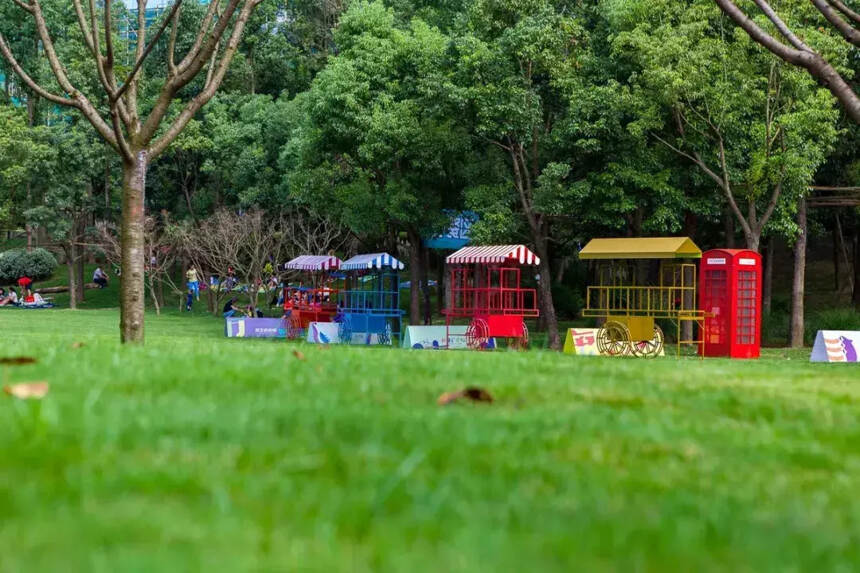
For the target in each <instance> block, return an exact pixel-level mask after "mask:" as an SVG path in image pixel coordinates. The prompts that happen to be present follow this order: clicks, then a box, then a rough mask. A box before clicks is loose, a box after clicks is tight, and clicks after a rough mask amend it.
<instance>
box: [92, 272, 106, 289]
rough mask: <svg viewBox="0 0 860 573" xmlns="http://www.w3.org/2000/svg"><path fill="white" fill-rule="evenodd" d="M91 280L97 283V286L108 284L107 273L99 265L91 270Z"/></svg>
mask: <svg viewBox="0 0 860 573" xmlns="http://www.w3.org/2000/svg"><path fill="white" fill-rule="evenodd" d="M93 282H94V283H96V284H97V285H99V288H105V287H106V286H107V285H108V275H107V273H106V272H104V271H103V270H102V268H101V267H96V270H94V271H93Z"/></svg>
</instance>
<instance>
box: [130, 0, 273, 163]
mask: <svg viewBox="0 0 860 573" xmlns="http://www.w3.org/2000/svg"><path fill="white" fill-rule="evenodd" d="M242 2H244V3H245V4H244V6H243V9H242V12H241V14H240V16H239V17H238V18H237V20H236V23H235V25H234V28H233V30H234V32H235V31H236V29H237V28H238V29H239V30H240V31H243V30H244V28H245V23H246V22H247V20H248V18H249V17H250V15H251V12H252V11H253V9H254V7H255V6H256V3H254V2H252V0H229V3H228V5H227V6H226V8H225V10H224V12H223V13H222V14H221V15H220V17H219V19H218V22H217V23H216V24H215V27H214V28H213V29H212V31H211V32H209V31H208V30H207V28H206V27H203V28H201V29H200V31H199V32H198V34H197V39H199V40H200V41H201V43H203V42H204V39H206V42H205V45H204V48H203V49H202V50H200V51H199V52H198V53H197V55H196V57H195V58H193V59H191V60H190V62H189V63H188V65H187V66H184V62H185V59H183V62H180V64H179V66H178V74H177V75H175V76H170V77H168V79H167V81H166V82H165V84H164V87H163V88H162V90H161V93H160V94H159V96H158V98H157V100H156V102H155V105H154V106H153V108H152V111H151V112H150V113H149V117H147V118H146V121H145V122H144V124H143V127H142V128H141V130H140V138H141V140H143V141H151V140H152V139H153V138H154V137H155V133H156V131H157V130H158V127H159V126H160V125H161V122H162V120H163V119H164V117H165V115H166V114H167V111H168V110H169V109H170V104H171V103H172V102H173V98H174V96H175V95H176V93H177V92H178V91H179V90H181V89H182V88H183V87H185V86H186V85H188V83H189V82H190V81H191V80H193V79H194V78H195V77H196V76H197V74H198V73H199V72H200V70H201V69H203V66H204V65H206V63H207V62H208V61H209V59H210V58H211V57H212V52H213V51H215V48H216V47H217V45H218V42H220V41H221V37H222V36H223V35H224V32H225V31H226V30H227V27H228V26H229V24H230V20H231V19H232V17H233V14H234V13H235V12H236V9H237V8H238V6H239V4H240V3H242ZM213 4H215V5H217V4H218V3H217V2H213ZM210 9H211V10H212V13H213V14H214V12H215V8H214V7H212V6H210ZM208 12H209V11H208V10H207V15H208ZM240 36H241V33H240ZM195 43H196V40H195ZM237 47H238V42H237ZM225 58H226V52H225ZM186 59H187V56H186ZM227 59H228V62H227V63H228V64H229V59H232V54H230V58H227ZM225 71H226V70H225ZM222 77H223V76H222ZM218 84H220V79H219V80H218V81H217V82H216V83H215V85H214V88H215V89H217V87H218ZM204 91H205V88H204ZM213 94H214V90H213ZM200 95H202V94H199V95H198V98H200ZM210 98H211V95H210V96H209V97H208V98H207V97H203V98H201V100H202V103H200V105H197V104H196V103H193V102H194V100H192V102H189V104H188V105H189V106H191V107H188V106H187V107H186V110H192V109H193V112H194V113H196V112H197V110H199V109H200V108H201V107H203V105H205V104H206V102H208V101H209V99H210ZM195 99H197V98H195ZM186 110H183V113H184V112H185V111H186ZM183 113H180V117H183ZM194 113H192V114H191V115H192V116H193V114H194ZM189 119H190V117H187V118H185V119H183V121H182V122H181V123H180V124H177V123H174V125H181V127H180V128H179V130H180V131H181V129H182V128H184V127H185V125H186V124H187V123H188V120H189ZM178 133H179V131H176V132H175V133H174V134H173V135H172V136H171V137H170V140H169V141H167V142H166V144H165V145H163V146H159V149H160V150H161V151H163V150H164V149H166V148H167V146H168V145H169V144H170V142H171V141H172V140H173V139H174V138H175V137H176V135H177V134H178ZM163 137H164V136H163ZM163 137H162V138H163ZM159 153H160V151H159ZM156 155H157V154H156Z"/></svg>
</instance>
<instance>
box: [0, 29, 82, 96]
mask: <svg viewBox="0 0 860 573" xmlns="http://www.w3.org/2000/svg"><path fill="white" fill-rule="evenodd" d="M0 53H2V54H3V57H4V58H5V59H6V61H7V62H9V65H10V66H12V70H13V71H14V72H15V74H17V75H18V77H20V78H21V80H22V81H23V82H24V83H25V84H27V87H28V88H30V89H31V90H33V92H35V93H36V94H37V95H39V96H40V97H43V98H45V99H46V100H48V101H50V102H52V103H56V104H59V105H67V106H70V107H77V102H76V101H75V100H73V99H69V98H66V97H63V96H59V95H56V94H53V93H51V92H49V91H48V90H46V89H44V88H43V87H42V86H40V85H39V84H37V83H36V82H35V81H34V80H33V78H31V77H30V75H29V74H28V73H27V72H25V71H24V69H23V68H22V67H21V65H20V64H19V63H18V60H16V59H15V56H14V55H13V54H12V51H11V50H10V49H9V45H8V44H6V38H5V37H4V36H3V34H2V33H0Z"/></svg>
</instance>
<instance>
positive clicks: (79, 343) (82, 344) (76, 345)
mask: <svg viewBox="0 0 860 573" xmlns="http://www.w3.org/2000/svg"><path fill="white" fill-rule="evenodd" d="M83 347H84V343H83V342H75V343H73V344H72V348H83Z"/></svg>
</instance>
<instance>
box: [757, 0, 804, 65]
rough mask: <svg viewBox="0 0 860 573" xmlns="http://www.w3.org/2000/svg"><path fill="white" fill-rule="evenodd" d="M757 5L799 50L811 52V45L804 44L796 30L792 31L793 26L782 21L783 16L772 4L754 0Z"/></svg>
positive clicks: (763, 0) (762, 0)
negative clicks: (795, 32) (790, 26)
mask: <svg viewBox="0 0 860 573" xmlns="http://www.w3.org/2000/svg"><path fill="white" fill-rule="evenodd" d="M753 2H755V5H756V6H758V7H759V10H761V11H762V12H764V15H765V16H767V19H768V20H770V21H771V23H772V24H773V25H774V26H775V27H776V29H777V30H779V33H780V34H782V35H783V36H784V37H785V39H786V40H788V42H789V43H790V44H791V45H792V46H794V47H795V48H797V49H798V50H801V51H805V52H811V51H812V50H810V48H809V46H807V45H806V44H804V43H803V42H802V41H801V40H800V38H798V37H797V36H796V35H795V34H794V32H792V31H791V28H789V27H788V26H786V25H785V22H783V21H782V18H780V17H779V15H778V14H777V13H776V12H775V11H774V9H773V8H771V7H770V4H768V3H767V2H765V0H753Z"/></svg>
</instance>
